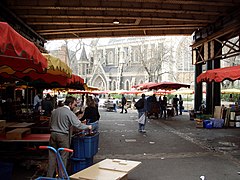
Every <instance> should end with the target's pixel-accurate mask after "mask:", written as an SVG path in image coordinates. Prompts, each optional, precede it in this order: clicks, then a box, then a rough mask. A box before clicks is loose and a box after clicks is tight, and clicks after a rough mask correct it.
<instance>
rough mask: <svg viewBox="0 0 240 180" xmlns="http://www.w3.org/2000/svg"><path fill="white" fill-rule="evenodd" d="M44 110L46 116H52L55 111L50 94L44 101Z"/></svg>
mask: <svg viewBox="0 0 240 180" xmlns="http://www.w3.org/2000/svg"><path fill="white" fill-rule="evenodd" d="M42 110H44V113H43V114H44V115H45V116H51V112H52V110H53V101H52V97H51V95H50V94H47V96H46V98H45V99H44V100H43V101H42Z"/></svg>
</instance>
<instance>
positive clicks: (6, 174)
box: [0, 162, 13, 180]
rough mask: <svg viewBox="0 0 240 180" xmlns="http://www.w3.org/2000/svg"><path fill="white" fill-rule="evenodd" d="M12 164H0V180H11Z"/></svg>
mask: <svg viewBox="0 0 240 180" xmlns="http://www.w3.org/2000/svg"><path fill="white" fill-rule="evenodd" d="M12 170H13V163H8V162H0V177H1V178H0V179H4V180H11V179H12Z"/></svg>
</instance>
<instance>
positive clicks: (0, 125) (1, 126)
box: [0, 120, 6, 134]
mask: <svg viewBox="0 0 240 180" xmlns="http://www.w3.org/2000/svg"><path fill="white" fill-rule="evenodd" d="M5 129H6V120H0V134H4V133H5Z"/></svg>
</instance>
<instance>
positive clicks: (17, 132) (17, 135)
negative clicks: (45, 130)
mask: <svg viewBox="0 0 240 180" xmlns="http://www.w3.org/2000/svg"><path fill="white" fill-rule="evenodd" d="M30 133H31V129H30V128H16V129H14V130H12V131H8V132H7V133H6V139H8V140H20V139H22V137H23V135H24V134H30Z"/></svg>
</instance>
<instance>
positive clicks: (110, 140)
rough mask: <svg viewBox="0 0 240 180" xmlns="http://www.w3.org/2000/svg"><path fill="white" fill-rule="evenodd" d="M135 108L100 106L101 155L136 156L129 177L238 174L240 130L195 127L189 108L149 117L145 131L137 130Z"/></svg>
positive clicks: (190, 178) (154, 179) (188, 179)
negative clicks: (124, 110)
mask: <svg viewBox="0 0 240 180" xmlns="http://www.w3.org/2000/svg"><path fill="white" fill-rule="evenodd" d="M136 119H137V112H136V110H129V113H127V114H120V113H119V112H118V113H115V112H106V111H104V110H102V111H101V123H100V126H101V127H100V132H101V134H100V150H99V152H98V154H97V155H96V156H95V158H94V159H95V162H97V161H100V160H102V159H105V158H120V159H128V160H137V161H141V162H142V164H141V165H140V166H139V167H137V168H136V169H135V170H133V171H132V172H131V173H130V174H129V179H130V180H146V179H150V180H176V179H178V180H194V179H200V177H201V176H204V177H205V179H207V180H224V179H226V180H236V179H240V175H238V172H239V171H240V161H239V157H240V148H239V147H240V131H239V129H237V128H228V129H200V128H196V127H195V124H194V121H190V120H189V116H188V113H184V115H182V116H176V117H174V118H171V119H166V120H165V119H149V120H148V123H147V125H146V130H147V133H146V134H142V133H139V132H138V131H137V127H138V123H137V121H136Z"/></svg>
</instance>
